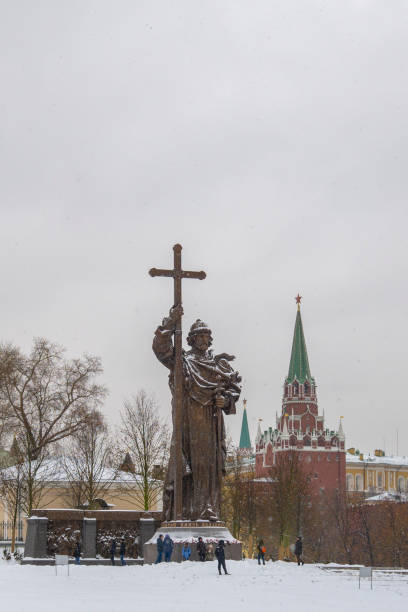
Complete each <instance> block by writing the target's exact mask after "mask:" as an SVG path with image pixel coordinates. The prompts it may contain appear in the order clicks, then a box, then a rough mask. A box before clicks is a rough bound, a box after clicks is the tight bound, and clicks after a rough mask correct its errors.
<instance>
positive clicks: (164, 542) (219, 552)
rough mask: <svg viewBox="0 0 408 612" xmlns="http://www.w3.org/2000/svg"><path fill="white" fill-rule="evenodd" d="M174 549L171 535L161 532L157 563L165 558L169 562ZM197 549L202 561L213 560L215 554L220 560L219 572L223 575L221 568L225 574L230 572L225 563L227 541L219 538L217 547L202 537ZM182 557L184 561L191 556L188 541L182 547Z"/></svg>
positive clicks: (199, 539)
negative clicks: (164, 534)
mask: <svg viewBox="0 0 408 612" xmlns="http://www.w3.org/2000/svg"><path fill="white" fill-rule="evenodd" d="M173 549H174V542H173V540H172V539H171V537H170V536H169V535H168V534H167V535H166V536H163V534H160V535H159V537H158V538H157V558H156V561H155V563H156V564H157V563H161V562H162V560H163V555H164V561H166V562H167V563H168V562H169V561H171V555H172V552H173ZM196 551H197V555H198V558H199V560H200V561H212V560H213V559H214V556H215V557H216V559H217V561H218V573H219V574H220V575H221V568H222V569H223V570H224V574H228V572H227V568H226V565H225V542H224V540H219V541H218V543H217V546H216V548H215V549H214V545H213V544H212V543H211V542H209V543H208V545H207V544H206V543H205V542H204V540H203V538H202V537H199V538H198V541H197V544H196ZM181 557H182V560H183V561H188V560H189V559H190V557H191V547H190V544H189V543H188V542H184V544H183V548H182V549H181Z"/></svg>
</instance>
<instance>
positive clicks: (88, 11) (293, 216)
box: [0, 0, 408, 455]
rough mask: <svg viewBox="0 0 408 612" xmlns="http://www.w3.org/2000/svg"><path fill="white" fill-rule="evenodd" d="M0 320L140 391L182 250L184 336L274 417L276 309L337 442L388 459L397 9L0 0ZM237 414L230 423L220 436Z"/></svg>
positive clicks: (400, 137) (399, 230) (395, 409)
mask: <svg viewBox="0 0 408 612" xmlns="http://www.w3.org/2000/svg"><path fill="white" fill-rule="evenodd" d="M0 13H1V14H0V82H1V92H2V93H1V97H0V123H1V129H0V173H1V180H0V207H1V223H0V253H1V268H0V275H1V283H0V292H1V293H0V300H1V302H0V303H1V317H0V321H1V332H0V337H1V339H2V340H3V341H12V342H14V343H15V344H17V345H19V346H20V347H22V348H23V349H24V350H28V349H29V348H30V346H31V342H32V338H33V337H34V336H44V337H47V338H49V339H51V340H53V341H56V342H59V343H61V344H63V345H64V346H66V347H67V350H68V354H69V355H70V356H77V355H80V354H82V353H83V352H85V351H87V352H90V353H93V354H96V355H100V356H101V357H102V360H103V365H104V380H105V382H106V384H107V386H108V387H109V390H110V396H109V398H108V400H107V402H106V406H105V412H106V414H107V415H109V417H110V419H111V421H112V422H115V421H116V420H117V415H118V412H119V410H120V409H121V406H122V403H123V399H124V398H125V397H127V396H129V395H130V394H132V393H134V392H136V391H137V390H138V389H140V388H145V389H146V390H148V391H149V392H154V393H155V394H156V396H157V399H158V401H159V402H160V405H161V410H162V413H163V415H167V416H169V414H170V393H169V390H168V387H167V371H166V369H165V368H164V367H163V366H162V365H161V364H160V363H159V362H157V361H156V359H155V357H154V355H153V353H152V350H151V341H152V336H153V333H154V330H155V328H156V326H157V325H158V324H159V323H160V321H161V318H162V317H163V316H164V315H165V314H166V312H167V311H168V309H169V307H170V306H171V305H172V296H173V287H172V281H171V280H170V279H163V278H154V279H152V278H150V277H149V276H148V270H149V268H151V267H152V266H157V267H172V256H173V252H172V246H173V244H175V243H176V242H180V243H181V244H182V245H183V263H184V267H185V269H192V270H202V269H203V270H205V271H206V272H207V279H206V280H205V281H198V280H187V281H185V282H184V289H183V292H184V310H185V317H184V323H183V325H184V328H185V329H187V328H188V327H189V326H190V325H191V323H192V322H193V321H194V320H195V319H196V318H197V317H200V318H202V319H204V320H205V321H206V322H207V323H208V324H209V325H210V326H211V328H212V330H213V335H214V348H215V350H216V352H224V351H225V352H229V353H232V354H235V355H236V357H237V358H236V362H235V364H236V367H237V369H239V370H240V372H241V374H242V376H243V392H242V396H241V397H242V398H243V397H246V398H247V400H248V418H249V425H250V430H251V436H252V437H253V436H254V433H255V432H256V426H257V419H258V418H262V419H263V426H264V427H265V428H266V427H267V426H269V425H274V424H275V411H278V412H280V410H281V397H282V384H283V381H284V378H285V376H286V374H287V371H288V366H289V358H290V350H291V343H292V335H293V327H294V321H295V315H296V304H295V301H294V296H295V295H296V294H297V293H298V292H299V293H300V294H301V295H302V296H303V301H302V317H303V324H304V331H305V336H306V343H307V348H308V354H309V361H310V366H311V370H312V374H313V376H314V377H315V378H316V382H317V384H318V398H319V406H320V410H321V411H322V410H323V409H324V411H325V415H326V421H327V424H328V426H329V427H331V428H334V427H337V425H338V421H339V416H340V415H344V429H345V433H346V443H347V445H348V446H352V445H353V446H354V445H356V446H358V447H359V448H360V449H362V450H364V451H373V450H374V449H375V448H384V446H385V449H386V451H387V452H388V453H393V454H395V453H396V431H397V429H398V431H399V453H400V454H402V455H408V400H407V396H408V393H407V361H408V356H407V344H408V343H407V340H408V338H407V318H408V306H407V299H408V295H407V293H408V292H407V278H408V270H407V255H406V251H407V187H408V170H407V169H408V164H407V162H408V153H407V134H408V131H407V127H408V126H407V102H408V75H407V52H408V36H407V33H408V6H407V3H406V2H405V1H402V0H400V1H399V0H393V2H386V1H385V0H384V1H383V2H376V1H374V0H372V1H364V0H353V1H347V0H338V1H334V0H332V1H330V2H327V1H311V0H310V1H307V0H297V1H296V2H294V1H290V0H282V1H277V0H275V1H271V0H265V1H253V2H248V1H247V0H246V1H238V0H232V1H230V2H227V1H223V0H217V1H215V0H214V1H212V2H211V1H208V0H207V1H205V0H200V1H194V0H186V1H181V0H180V1H178V2H177V1H175V2H169V1H168V0H164V1H162V2H155V1H154V0H148V1H146V2H143V1H141V0H138V1H135V0H131V1H124V0H115V1H113V0H112V1H110V2H107V1H103V0H95V1H86V0H78V1H74V0H69V1H68V0H66V1H61V0H60V1H56V0H49V1H46V0H43V1H41V0H37V1H36V2H33V1H32V0H27V1H21V0H0ZM241 418H242V402H240V403H239V409H238V414H237V416H234V417H232V416H231V417H227V418H226V421H227V423H228V426H229V429H230V432H231V434H232V436H233V437H234V438H235V439H238V437H239V431H240V425H241Z"/></svg>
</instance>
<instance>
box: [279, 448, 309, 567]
mask: <svg viewBox="0 0 408 612" xmlns="http://www.w3.org/2000/svg"><path fill="white" fill-rule="evenodd" d="M270 480H271V482H270V485H269V489H270V493H269V504H270V505H269V507H270V512H271V516H272V518H273V524H274V525H276V529H277V536H278V543H279V558H284V557H286V556H288V548H289V542H290V539H291V538H292V539H293V538H294V536H295V535H296V534H299V533H300V532H301V528H302V524H303V521H304V517H305V514H306V512H307V508H308V504H309V497H310V482H309V480H310V478H309V475H308V474H307V473H306V471H305V470H304V468H303V466H302V463H301V461H300V457H299V453H297V452H296V451H288V452H282V453H277V454H276V463H275V465H274V466H273V468H271V470H270Z"/></svg>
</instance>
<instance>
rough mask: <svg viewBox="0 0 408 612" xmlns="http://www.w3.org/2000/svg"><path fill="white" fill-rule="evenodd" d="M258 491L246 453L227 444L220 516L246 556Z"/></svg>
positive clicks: (253, 525)
mask: <svg viewBox="0 0 408 612" xmlns="http://www.w3.org/2000/svg"><path fill="white" fill-rule="evenodd" d="M258 492H259V487H258V486H257V483H256V482H255V466H254V465H253V463H252V462H251V461H250V459H249V457H248V455H247V454H246V453H245V452H243V451H242V450H241V449H240V448H237V447H235V446H233V445H232V444H230V445H229V449H228V459H227V473H226V475H225V478H224V481H223V490H222V505H221V510H222V517H223V519H224V520H225V522H226V523H227V525H228V527H229V528H230V530H231V533H232V535H233V536H234V537H235V538H237V539H239V540H242V541H243V542H244V543H245V545H246V547H247V548H248V552H249V555H252V548H253V541H252V540H253V535H254V533H255V531H256V522H257V509H258Z"/></svg>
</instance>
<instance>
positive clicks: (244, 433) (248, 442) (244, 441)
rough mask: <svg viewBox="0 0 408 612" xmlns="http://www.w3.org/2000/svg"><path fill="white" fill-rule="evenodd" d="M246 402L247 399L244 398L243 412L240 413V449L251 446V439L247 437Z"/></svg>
mask: <svg viewBox="0 0 408 612" xmlns="http://www.w3.org/2000/svg"><path fill="white" fill-rule="evenodd" d="M246 404H247V401H246V399H244V414H243V415H242V425H241V437H240V439H239V448H240V449H241V450H248V449H250V448H251V439H250V437H249V429H248V417H247V411H246Z"/></svg>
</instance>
